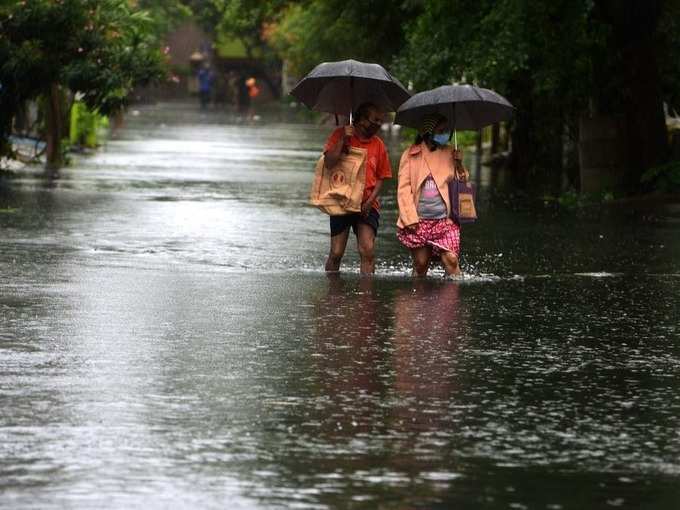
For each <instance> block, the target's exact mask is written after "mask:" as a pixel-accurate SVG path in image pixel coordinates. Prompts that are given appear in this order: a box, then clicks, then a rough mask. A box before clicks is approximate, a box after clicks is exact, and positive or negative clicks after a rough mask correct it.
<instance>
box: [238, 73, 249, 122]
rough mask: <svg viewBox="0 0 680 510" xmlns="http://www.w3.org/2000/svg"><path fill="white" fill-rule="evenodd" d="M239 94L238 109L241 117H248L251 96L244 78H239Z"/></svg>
mask: <svg viewBox="0 0 680 510" xmlns="http://www.w3.org/2000/svg"><path fill="white" fill-rule="evenodd" d="M237 83H238V92H237V96H236V97H237V109H238V113H239V114H240V115H247V114H248V111H249V110H250V95H249V94H248V86H247V85H246V79H245V78H244V77H243V76H239V78H238V82H237Z"/></svg>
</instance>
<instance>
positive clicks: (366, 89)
mask: <svg viewBox="0 0 680 510" xmlns="http://www.w3.org/2000/svg"><path fill="white" fill-rule="evenodd" d="M290 94H291V95H292V96H293V97H295V98H296V99H297V100H298V101H300V102H302V103H304V104H305V105H307V106H308V107H309V108H311V109H312V110H316V111H319V112H327V113H335V114H342V115H347V114H348V113H351V112H353V111H354V110H355V109H356V108H357V107H358V106H359V105H360V104H362V103H365V102H371V103H373V104H375V105H376V106H377V107H378V108H380V109H382V110H383V111H386V112H388V111H389V112H393V111H396V109H397V108H399V105H401V104H402V103H403V102H404V101H406V100H407V99H408V98H409V97H411V95H410V94H409V93H408V91H407V90H406V89H405V88H404V86H403V85H402V84H401V83H400V82H399V80H397V79H396V78H394V77H392V75H390V73H388V72H387V71H386V70H385V68H383V67H382V66H381V65H379V64H367V63H364V62H359V61H357V60H342V61H340V62H324V63H322V64H319V65H318V66H316V67H315V68H314V69H312V71H311V72H310V73H309V74H308V75H307V76H305V77H304V78H302V79H301V80H300V81H299V82H298V84H297V85H295V87H294V88H293V90H291V91H290Z"/></svg>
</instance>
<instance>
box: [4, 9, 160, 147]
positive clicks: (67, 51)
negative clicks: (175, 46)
mask: <svg viewBox="0 0 680 510" xmlns="http://www.w3.org/2000/svg"><path fill="white" fill-rule="evenodd" d="M153 21H154V20H153V18H151V16H150V15H149V14H148V13H147V12H145V11H142V10H140V9H138V8H137V7H136V6H135V5H134V4H132V3H130V2H128V1H127V0H31V1H30V2H28V1H12V2H4V3H3V4H2V5H0V29H1V30H0V86H1V88H0V140H6V138H7V135H8V134H9V130H10V128H11V119H12V117H13V115H14V114H15V112H16V110H17V108H18V107H19V105H20V104H21V103H22V102H23V101H25V100H28V99H35V98H37V97H41V96H48V95H50V93H51V91H54V88H55V87H61V88H64V89H69V90H71V91H72V92H73V93H77V94H78V95H79V96H80V97H81V98H82V100H83V101H84V102H85V103H86V104H87V105H88V107H90V108H92V109H97V110H98V111H100V112H101V113H103V114H108V113H111V112H114V111H116V110H118V109H120V108H121V107H122V106H123V105H124V103H125V101H126V98H127V96H128V94H129V92H130V91H131V90H132V88H133V87H135V86H136V85H138V84H144V83H148V82H150V81H152V80H157V79H159V78H161V77H162V76H163V75H164V58H163V54H162V49H161V47H160V44H159V41H158V39H157V37H156V34H155V32H154V29H153V28H154V25H153ZM5 149H6V147H5Z"/></svg>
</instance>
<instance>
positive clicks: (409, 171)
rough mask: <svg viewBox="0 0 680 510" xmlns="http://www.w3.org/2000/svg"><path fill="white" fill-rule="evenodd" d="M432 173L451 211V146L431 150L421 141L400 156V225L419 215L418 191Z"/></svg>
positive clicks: (415, 219)
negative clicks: (449, 184)
mask: <svg viewBox="0 0 680 510" xmlns="http://www.w3.org/2000/svg"><path fill="white" fill-rule="evenodd" d="M430 173H432V177H433V178H434V182H435V183H436V184H437V188H438V189H439V193H440V194H441V196H442V198H443V199H444V203H445V204H446V212H447V213H448V215H450V214H451V201H450V200H449V187H448V182H449V181H450V180H451V179H453V176H454V170H453V149H452V148H451V147H448V146H445V147H440V148H439V149H437V150H436V151H434V152H430V149H428V148H427V146H426V145H425V144H423V143H421V144H418V145H411V146H410V147H409V148H408V149H406V150H405V151H404V153H403V154H402V155H401V161H400V162H399V183H398V185H397V202H398V204H399V219H398V220H397V226H398V227H399V228H404V227H408V226H410V225H415V224H416V223H418V222H419V221H420V218H418V212H417V211H418V200H419V199H420V190H421V187H422V184H423V182H424V181H425V179H427V176H428V175H429V174H430Z"/></svg>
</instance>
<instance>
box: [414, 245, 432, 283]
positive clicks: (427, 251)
mask: <svg viewBox="0 0 680 510" xmlns="http://www.w3.org/2000/svg"><path fill="white" fill-rule="evenodd" d="M411 257H412V258H413V273H414V274H415V276H427V270H428V269H429V268H430V258H431V257H432V248H431V247H429V246H422V247H421V248H414V249H412V250H411Z"/></svg>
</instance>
